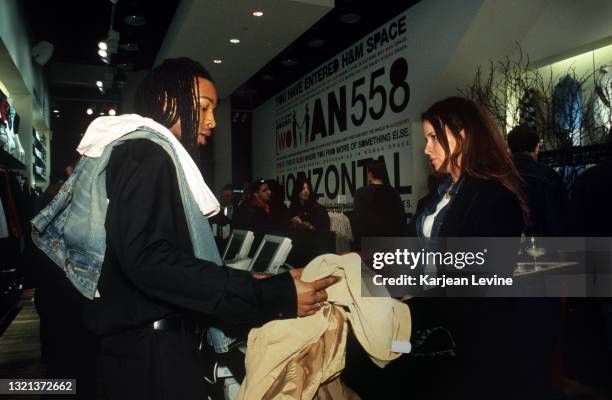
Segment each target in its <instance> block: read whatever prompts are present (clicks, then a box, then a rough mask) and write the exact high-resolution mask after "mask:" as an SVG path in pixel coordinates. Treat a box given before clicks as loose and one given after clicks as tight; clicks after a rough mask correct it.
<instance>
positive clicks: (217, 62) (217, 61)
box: [213, 58, 223, 64]
mask: <svg viewBox="0 0 612 400" xmlns="http://www.w3.org/2000/svg"><path fill="white" fill-rule="evenodd" d="M213 62H214V63H215V64H221V63H222V62H223V60H219V59H218V58H217V59H216V60H213Z"/></svg>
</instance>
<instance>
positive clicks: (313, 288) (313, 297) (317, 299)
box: [290, 269, 340, 317]
mask: <svg viewBox="0 0 612 400" xmlns="http://www.w3.org/2000/svg"><path fill="white" fill-rule="evenodd" d="M290 272H291V276H292V277H293V283H295V290H296V292H297V315H298V317H307V316H309V315H312V314H314V313H316V312H317V311H319V309H321V307H322V306H323V302H324V301H325V300H327V292H325V289H327V288H328V287H330V286H331V285H333V284H334V283H337V282H338V281H340V277H338V276H328V277H327V278H323V279H319V280H317V281H314V282H304V281H302V280H300V277H301V276H302V269H297V270H296V269H293V270H291V271H290Z"/></svg>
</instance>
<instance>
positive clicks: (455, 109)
mask: <svg viewBox="0 0 612 400" xmlns="http://www.w3.org/2000/svg"><path fill="white" fill-rule="evenodd" d="M421 118H422V119H423V121H427V122H429V123H430V124H431V125H432V126H433V128H434V131H435V132H436V139H437V140H438V142H439V143H440V145H441V146H442V148H443V149H444V153H445V154H446V157H445V158H444V162H443V163H442V167H441V168H440V170H441V171H445V170H446V169H447V167H448V165H449V164H450V165H451V166H452V167H453V168H456V169H458V170H460V171H461V172H462V173H466V174H468V175H470V176H473V177H475V178H480V179H491V180H496V181H499V182H500V183H501V184H502V185H504V186H505V187H506V188H507V189H508V190H510V191H511V192H512V193H514V195H515V196H516V197H517V199H518V200H519V203H520V205H521V209H522V210H523V219H524V222H525V223H526V224H527V223H528V222H529V207H528V206H527V201H526V200H525V195H524V193H523V189H522V185H523V180H522V179H521V177H520V175H519V174H518V171H517V170H516V167H515V166H514V163H513V162H512V157H511V156H510V153H509V151H508V147H507V145H506V142H505V141H504V138H503V136H502V135H501V133H500V132H499V130H498V129H497V126H496V125H495V123H494V122H493V119H492V118H491V117H490V116H489V115H488V114H487V113H486V112H485V111H484V110H483V109H482V108H480V107H479V106H478V105H477V104H476V103H474V102H473V101H472V100H469V99H466V98H463V97H449V98H446V99H444V100H441V101H439V102H437V103H435V104H433V105H432V106H431V107H429V108H428V109H427V111H425V112H424V113H423V114H422V115H421ZM445 126H446V127H448V129H449V130H450V132H451V134H452V135H453V137H454V139H455V141H456V143H457V144H456V146H455V150H454V151H453V153H452V154H450V148H449V145H448V140H447V138H446V131H445V129H444V127H445ZM461 131H464V136H462V135H461ZM449 154H450V155H449ZM459 159H461V164H459Z"/></svg>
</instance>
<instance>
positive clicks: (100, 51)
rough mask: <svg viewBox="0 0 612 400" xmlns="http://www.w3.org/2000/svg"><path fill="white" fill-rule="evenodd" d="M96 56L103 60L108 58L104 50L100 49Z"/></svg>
mask: <svg viewBox="0 0 612 400" xmlns="http://www.w3.org/2000/svg"><path fill="white" fill-rule="evenodd" d="M98 55H99V56H100V57H102V58H105V57H107V56H108V53H107V52H106V50H102V49H100V50H98Z"/></svg>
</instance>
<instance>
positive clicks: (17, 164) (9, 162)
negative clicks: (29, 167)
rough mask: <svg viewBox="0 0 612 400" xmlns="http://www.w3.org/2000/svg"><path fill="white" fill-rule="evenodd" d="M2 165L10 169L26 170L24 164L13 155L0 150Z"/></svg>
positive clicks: (0, 162) (0, 163)
mask: <svg viewBox="0 0 612 400" xmlns="http://www.w3.org/2000/svg"><path fill="white" fill-rule="evenodd" d="M0 165H3V166H5V167H7V168H9V169H26V166H25V164H24V163H22V162H21V161H19V160H18V159H16V158H15V157H14V156H13V155H12V154H10V153H8V152H7V151H6V150H4V149H2V148H0Z"/></svg>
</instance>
